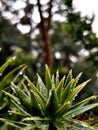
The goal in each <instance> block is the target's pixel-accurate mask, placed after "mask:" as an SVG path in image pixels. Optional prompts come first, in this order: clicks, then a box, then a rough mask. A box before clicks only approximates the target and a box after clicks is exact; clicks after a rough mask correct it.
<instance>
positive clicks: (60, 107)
mask: <svg viewBox="0 0 98 130" xmlns="http://www.w3.org/2000/svg"><path fill="white" fill-rule="evenodd" d="M18 76H19V75H18ZM37 77H38V80H37V84H36V85H35V84H34V83H33V82H31V81H30V79H29V78H28V77H27V76H23V79H22V80H21V81H20V82H19V83H17V84H16V83H15V82H14V81H12V82H11V88H12V90H13V93H12V94H11V93H8V92H6V91H4V90H3V92H4V93H5V94H6V95H7V96H8V97H10V100H11V102H12V104H14V106H13V107H12V108H10V109H11V110H10V111H9V112H10V113H11V114H14V115H18V117H19V119H18V120H16V121H15V120H14V119H13V120H9V119H3V118H1V119H0V120H1V121H3V122H8V123H9V124H11V125H13V126H15V127H16V128H17V129H21V130H32V129H33V130H36V128H37V129H39V130H52V129H53V130H67V129H72V128H73V129H74V127H75V126H76V127H77V129H79V128H82V127H83V128H85V129H88V130H89V129H91V130H93V127H91V126H90V125H88V124H87V123H85V122H82V121H78V120H77V119H75V117H76V116H77V115H79V114H81V113H84V112H85V111H88V110H90V109H92V108H94V107H96V106H98V103H93V104H87V103H88V102H89V101H90V100H93V99H96V96H91V97H89V98H86V99H84V100H83V101H80V102H78V103H76V104H73V101H74V100H75V97H76V96H77V94H78V93H79V92H80V91H81V90H82V89H83V88H84V87H85V85H86V84H87V83H88V82H89V81H90V80H87V81H85V82H83V83H81V84H79V85H77V83H78V80H79V79H80V77H81V73H80V74H79V75H78V76H77V77H76V78H73V77H72V71H69V73H68V75H67V77H66V78H65V76H64V77H63V78H62V79H61V80H59V72H58V71H57V73H56V75H55V76H54V75H51V74H50V70H49V68H48V66H47V65H46V71H45V79H46V80H45V83H44V82H43V81H42V79H41V77H40V76H39V75H38V74H37ZM73 126H74V127H73Z"/></svg>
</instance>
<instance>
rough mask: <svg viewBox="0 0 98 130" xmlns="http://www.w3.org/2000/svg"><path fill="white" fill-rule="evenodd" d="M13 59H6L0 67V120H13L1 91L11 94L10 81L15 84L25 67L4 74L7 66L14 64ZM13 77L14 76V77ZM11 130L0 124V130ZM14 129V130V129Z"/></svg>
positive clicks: (7, 100) (7, 101) (21, 66)
mask: <svg viewBox="0 0 98 130" xmlns="http://www.w3.org/2000/svg"><path fill="white" fill-rule="evenodd" d="M14 60H15V58H14V57H13V58H10V59H8V60H7V61H6V62H5V63H4V64H3V65H2V66H1V67H0V76H1V77H0V78H1V81H0V118H10V119H11V118H13V117H12V116H10V115H9V113H8V110H9V109H10V107H12V105H11V103H10V101H9V99H8V97H6V96H5V95H4V93H3V90H6V91H7V92H11V89H10V83H11V81H13V82H15V81H16V79H17V80H19V79H20V77H19V79H18V76H19V75H20V72H22V71H23V70H24V69H25V68H26V65H20V66H18V67H16V68H14V69H12V70H11V71H10V72H6V69H7V67H8V66H9V65H11V64H12V62H14ZM14 75H15V76H14ZM9 128H10V129H12V130H13V127H9V126H8V124H7V123H1V122H0V129H1V130H8V129H9ZM14 129H15V128H14Z"/></svg>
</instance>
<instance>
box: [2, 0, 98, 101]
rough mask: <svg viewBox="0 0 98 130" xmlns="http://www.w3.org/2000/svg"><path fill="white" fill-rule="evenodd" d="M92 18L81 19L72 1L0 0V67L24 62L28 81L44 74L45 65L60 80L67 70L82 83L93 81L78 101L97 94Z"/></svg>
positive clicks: (96, 40)
mask: <svg viewBox="0 0 98 130" xmlns="http://www.w3.org/2000/svg"><path fill="white" fill-rule="evenodd" d="M43 2H44V3H43ZM16 5H18V6H16ZM94 17H95V16H94V15H93V16H92V17H89V16H85V17H82V16H81V12H76V10H75V6H74V5H73V1H72V0H46V1H43V0H37V1H36V0H35V1H34V0H7V1H6V0H1V1H0V65H2V64H3V63H4V62H5V61H6V60H7V59H8V58H9V57H15V58H16V60H15V62H13V63H12V64H11V66H10V68H8V71H10V69H11V68H14V67H16V66H19V65H20V64H24V63H25V64H27V65H28V69H27V70H26V73H27V75H29V77H30V78H31V79H36V77H34V75H35V73H36V72H38V73H40V74H41V75H43V74H44V73H43V72H44V66H45V64H48V66H49V67H51V69H52V71H53V72H54V71H56V70H57V69H59V71H60V74H61V77H62V75H64V74H67V73H68V70H70V69H72V70H73V75H77V74H78V73H79V72H81V71H82V72H83V76H82V79H81V82H82V81H84V80H86V79H88V78H91V79H92V81H91V83H90V84H89V87H88V86H87V87H86V88H85V89H84V90H83V91H82V92H81V93H80V95H79V97H78V99H81V98H84V97H87V96H88V95H89V96H90V95H92V94H98V91H97V90H98V69H97V68H98V38H97V37H96V34H95V33H94V32H93V30H92V23H93V21H94ZM20 27H21V28H20ZM24 28H27V29H25V31H24Z"/></svg>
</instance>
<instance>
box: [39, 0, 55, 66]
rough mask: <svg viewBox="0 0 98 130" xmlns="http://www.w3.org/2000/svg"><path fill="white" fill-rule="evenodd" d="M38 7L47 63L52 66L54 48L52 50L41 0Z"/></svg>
mask: <svg viewBox="0 0 98 130" xmlns="http://www.w3.org/2000/svg"><path fill="white" fill-rule="evenodd" d="M38 9H39V13H40V18H41V23H40V30H41V34H42V39H43V42H44V47H45V48H44V49H45V53H46V64H47V65H48V66H49V67H52V65H53V56H52V50H51V42H50V38H49V34H48V29H47V26H46V23H45V22H46V21H45V20H44V18H43V15H42V11H41V4H40V0H38Z"/></svg>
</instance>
